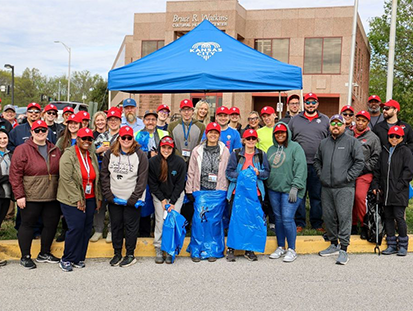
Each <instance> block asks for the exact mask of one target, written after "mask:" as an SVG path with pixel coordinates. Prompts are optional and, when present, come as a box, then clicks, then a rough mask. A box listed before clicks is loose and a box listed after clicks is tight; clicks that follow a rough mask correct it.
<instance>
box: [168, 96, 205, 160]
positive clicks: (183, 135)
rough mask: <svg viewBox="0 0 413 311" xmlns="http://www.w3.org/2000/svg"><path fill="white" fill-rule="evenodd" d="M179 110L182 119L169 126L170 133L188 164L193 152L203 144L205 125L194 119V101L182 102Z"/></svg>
mask: <svg viewBox="0 0 413 311" xmlns="http://www.w3.org/2000/svg"><path fill="white" fill-rule="evenodd" d="M179 108H180V109H179V112H180V113H181V118H179V119H178V120H176V121H174V122H172V123H170V124H169V125H168V132H169V135H170V136H172V138H173V139H174V141H175V145H176V148H177V149H178V150H179V152H180V153H181V154H182V156H183V158H184V160H185V162H188V161H189V157H190V156H191V152H192V150H193V149H194V148H195V147H196V146H197V145H198V144H199V143H200V142H201V138H202V135H203V134H204V131H205V125H204V124H203V123H201V122H199V121H198V120H195V119H193V118H192V116H193V115H194V105H193V104H192V100H190V99H184V100H182V101H181V104H180V105H179Z"/></svg>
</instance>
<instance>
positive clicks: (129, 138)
mask: <svg viewBox="0 0 413 311" xmlns="http://www.w3.org/2000/svg"><path fill="white" fill-rule="evenodd" d="M120 139H122V140H132V139H133V137H132V136H129V135H125V136H122V137H121V138H120Z"/></svg>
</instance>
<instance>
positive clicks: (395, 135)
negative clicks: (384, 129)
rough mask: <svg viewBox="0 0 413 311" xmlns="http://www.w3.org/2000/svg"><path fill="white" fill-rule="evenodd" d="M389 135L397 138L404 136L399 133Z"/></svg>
mask: <svg viewBox="0 0 413 311" xmlns="http://www.w3.org/2000/svg"><path fill="white" fill-rule="evenodd" d="M389 137H390V138H397V139H400V138H401V137H402V136H400V135H397V134H390V135H389Z"/></svg>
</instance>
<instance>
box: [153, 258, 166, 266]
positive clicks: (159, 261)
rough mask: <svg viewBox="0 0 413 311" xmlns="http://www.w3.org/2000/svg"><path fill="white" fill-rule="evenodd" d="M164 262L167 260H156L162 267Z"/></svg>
mask: <svg viewBox="0 0 413 311" xmlns="http://www.w3.org/2000/svg"><path fill="white" fill-rule="evenodd" d="M164 262H165V260H163V259H162V260H156V259H155V263H156V264H158V265H161V264H163V263H164Z"/></svg>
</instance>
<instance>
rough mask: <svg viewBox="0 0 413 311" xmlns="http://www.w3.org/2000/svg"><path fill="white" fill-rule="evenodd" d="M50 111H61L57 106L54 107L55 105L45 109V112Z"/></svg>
mask: <svg viewBox="0 0 413 311" xmlns="http://www.w3.org/2000/svg"><path fill="white" fill-rule="evenodd" d="M50 110H53V111H56V112H58V111H59V110H58V109H57V107H56V106H55V105H53V104H48V105H47V106H46V107H44V111H50Z"/></svg>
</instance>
